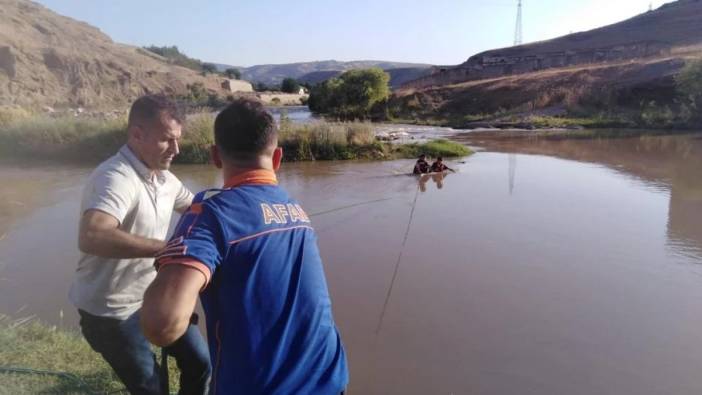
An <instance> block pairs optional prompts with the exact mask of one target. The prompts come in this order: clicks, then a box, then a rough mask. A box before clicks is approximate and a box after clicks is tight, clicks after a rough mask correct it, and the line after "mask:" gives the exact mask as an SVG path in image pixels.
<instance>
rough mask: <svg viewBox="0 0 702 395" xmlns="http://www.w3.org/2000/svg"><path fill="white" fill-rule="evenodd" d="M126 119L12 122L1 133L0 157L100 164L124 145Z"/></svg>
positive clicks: (65, 118) (70, 118) (47, 118)
mask: <svg viewBox="0 0 702 395" xmlns="http://www.w3.org/2000/svg"><path fill="white" fill-rule="evenodd" d="M126 131H127V119H126V117H125V118H120V119H115V120H101V119H90V118H74V117H68V116H67V117H64V118H50V117H46V116H42V117H37V118H32V119H26V120H21V121H18V122H13V123H11V124H10V125H8V126H6V127H4V128H2V129H0V153H2V154H4V155H7V156H8V157H17V158H35V159H59V160H71V161H88V162H94V161H100V160H103V159H106V158H107V157H109V156H110V155H113V154H114V153H115V152H116V151H117V150H118V149H119V147H121V146H122V144H124V142H125V141H126Z"/></svg>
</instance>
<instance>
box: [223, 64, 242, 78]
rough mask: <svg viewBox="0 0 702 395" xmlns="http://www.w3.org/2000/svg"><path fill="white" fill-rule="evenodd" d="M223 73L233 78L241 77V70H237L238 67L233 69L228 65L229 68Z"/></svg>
mask: <svg viewBox="0 0 702 395" xmlns="http://www.w3.org/2000/svg"><path fill="white" fill-rule="evenodd" d="M224 74H226V75H227V77H229V78H233V79H235V80H240V79H241V71H239V69H235V68H233V67H230V68H228V69H226V70H224Z"/></svg>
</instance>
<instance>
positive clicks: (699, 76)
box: [675, 59, 702, 120]
mask: <svg viewBox="0 0 702 395" xmlns="http://www.w3.org/2000/svg"><path fill="white" fill-rule="evenodd" d="M675 86H676V90H677V92H678V94H679V95H680V96H681V97H682V100H683V104H684V105H685V106H688V108H687V110H689V111H690V114H689V115H690V117H691V119H696V120H702V59H696V60H693V61H689V62H688V63H687V64H686V65H685V67H684V68H683V70H682V71H681V72H680V74H679V75H678V76H677V77H676V79H675Z"/></svg>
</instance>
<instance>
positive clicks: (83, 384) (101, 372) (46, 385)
mask: <svg viewBox="0 0 702 395" xmlns="http://www.w3.org/2000/svg"><path fill="white" fill-rule="evenodd" d="M174 366H175V361H172V362H170V363H169V368H170V371H171V374H170V385H171V391H174V390H177V388H178V384H177V381H178V380H177V379H178V373H177V369H174ZM8 368H13V369H17V370H19V371H22V372H15V373H11V372H8ZM0 393H2V394H106V393H110V394H127V392H126V390H124V385H122V383H121V382H120V381H119V379H118V378H117V377H116V376H115V375H114V373H113V372H112V369H111V368H110V367H109V366H108V365H107V363H105V361H103V360H102V358H101V357H100V355H99V354H97V353H96V352H94V351H93V350H92V349H90V346H89V345H88V343H86V341H85V340H84V339H83V337H82V336H81V335H80V334H79V333H77V332H72V331H66V330H61V329H57V328H56V327H52V326H48V325H45V324H42V323H39V322H37V321H34V320H32V321H29V322H23V321H21V320H11V319H9V318H8V317H6V316H0Z"/></svg>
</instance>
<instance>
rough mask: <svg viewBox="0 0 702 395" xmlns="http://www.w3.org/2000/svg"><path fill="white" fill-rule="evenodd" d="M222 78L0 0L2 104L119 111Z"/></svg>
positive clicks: (214, 87)
mask: <svg viewBox="0 0 702 395" xmlns="http://www.w3.org/2000/svg"><path fill="white" fill-rule="evenodd" d="M194 83H201V84H203V85H204V87H206V88H207V89H208V90H209V91H210V92H213V93H222V94H224V92H223V91H222V88H221V78H217V77H215V76H212V75H210V76H207V77H203V76H202V75H200V74H199V73H197V72H195V71H193V70H189V69H186V68H183V67H179V66H174V65H171V64H169V63H168V62H167V61H166V60H165V59H164V58H161V57H159V56H158V55H155V54H153V53H151V52H148V51H146V50H143V49H141V48H137V47H133V46H129V45H123V44H119V43H115V42H113V41H112V40H111V39H110V37H108V36H107V35H106V34H104V33H103V32H101V31H100V30H99V29H97V28H95V27H93V26H90V25H88V24H87V23H83V22H79V21H76V20H74V19H71V18H68V17H65V16H61V15H58V14H56V13H55V12H53V11H51V10H49V9H48V8H46V7H44V6H42V5H39V4H36V3H33V2H31V1H28V0H0V105H19V106H26V107H41V106H52V107H77V106H81V107H89V108H91V107H92V108H115V107H116V108H121V107H123V106H125V105H126V104H128V103H129V102H130V101H131V100H133V99H134V98H136V97H138V96H139V95H142V94H144V93H146V92H167V93H175V94H181V93H186V92H187V91H188V85H190V84H194Z"/></svg>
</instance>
